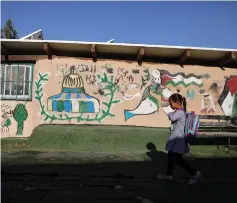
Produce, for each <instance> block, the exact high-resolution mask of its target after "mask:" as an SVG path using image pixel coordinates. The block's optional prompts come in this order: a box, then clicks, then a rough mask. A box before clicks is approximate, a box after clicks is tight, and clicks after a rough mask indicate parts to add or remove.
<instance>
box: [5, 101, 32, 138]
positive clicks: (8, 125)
mask: <svg viewBox="0 0 237 203" xmlns="http://www.w3.org/2000/svg"><path fill="white" fill-rule="evenodd" d="M25 105H26V104H25V103H24V104H22V103H18V104H17V105H16V106H15V108H14V109H13V108H12V106H11V105H7V104H2V105H1V133H2V137H8V136H10V131H14V134H15V135H23V130H24V122H25V120H26V119H27V118H28V112H27V110H26V106H25ZM13 122H16V128H14V127H13V125H12V124H13Z"/></svg>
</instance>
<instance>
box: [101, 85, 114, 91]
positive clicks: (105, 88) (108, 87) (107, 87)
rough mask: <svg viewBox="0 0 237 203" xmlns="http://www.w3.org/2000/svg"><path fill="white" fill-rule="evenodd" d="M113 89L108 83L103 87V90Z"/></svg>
mask: <svg viewBox="0 0 237 203" xmlns="http://www.w3.org/2000/svg"><path fill="white" fill-rule="evenodd" d="M111 89H112V85H111V84H109V85H106V86H105V87H104V88H102V90H111Z"/></svg>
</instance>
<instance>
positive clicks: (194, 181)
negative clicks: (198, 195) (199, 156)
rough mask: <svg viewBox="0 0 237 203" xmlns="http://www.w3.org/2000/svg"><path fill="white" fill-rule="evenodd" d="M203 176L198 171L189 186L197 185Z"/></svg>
mask: <svg viewBox="0 0 237 203" xmlns="http://www.w3.org/2000/svg"><path fill="white" fill-rule="evenodd" d="M201 175H202V174H201V173H200V171H197V172H196V174H195V176H194V177H193V178H191V179H190V181H189V183H188V184H189V185H192V184H195V183H197V181H198V180H199V178H200V177H201Z"/></svg>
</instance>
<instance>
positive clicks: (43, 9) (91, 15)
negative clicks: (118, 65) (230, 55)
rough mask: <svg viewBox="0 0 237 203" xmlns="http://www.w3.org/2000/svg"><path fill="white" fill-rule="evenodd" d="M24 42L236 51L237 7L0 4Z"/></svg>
mask: <svg viewBox="0 0 237 203" xmlns="http://www.w3.org/2000/svg"><path fill="white" fill-rule="evenodd" d="M8 18H12V19H13V22H14V24H15V26H16V27H17V28H18V30H19V36H20V37H23V36H25V35H27V34H30V33H32V32H34V31H36V30H38V29H42V30H43V37H44V39H45V40H68V41H90V42H106V41H108V40H110V39H115V42H116V43H135V44H153V45H172V46H192V47H209V48H231V49H237V2H80V1H78V2H1V24H2V25H3V24H4V23H5V22H6V20H7V19H8Z"/></svg>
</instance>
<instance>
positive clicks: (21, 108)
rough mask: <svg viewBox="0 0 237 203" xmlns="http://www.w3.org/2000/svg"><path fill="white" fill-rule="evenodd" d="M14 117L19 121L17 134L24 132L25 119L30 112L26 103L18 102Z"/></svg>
mask: <svg viewBox="0 0 237 203" xmlns="http://www.w3.org/2000/svg"><path fill="white" fill-rule="evenodd" d="M13 117H14V119H15V120H16V122H17V133H16V134H17V135H22V134H23V129H24V121H25V120H26V119H27V117H28V112H27V110H26V107H25V105H24V104H17V105H16V107H15V110H14V113H13Z"/></svg>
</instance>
